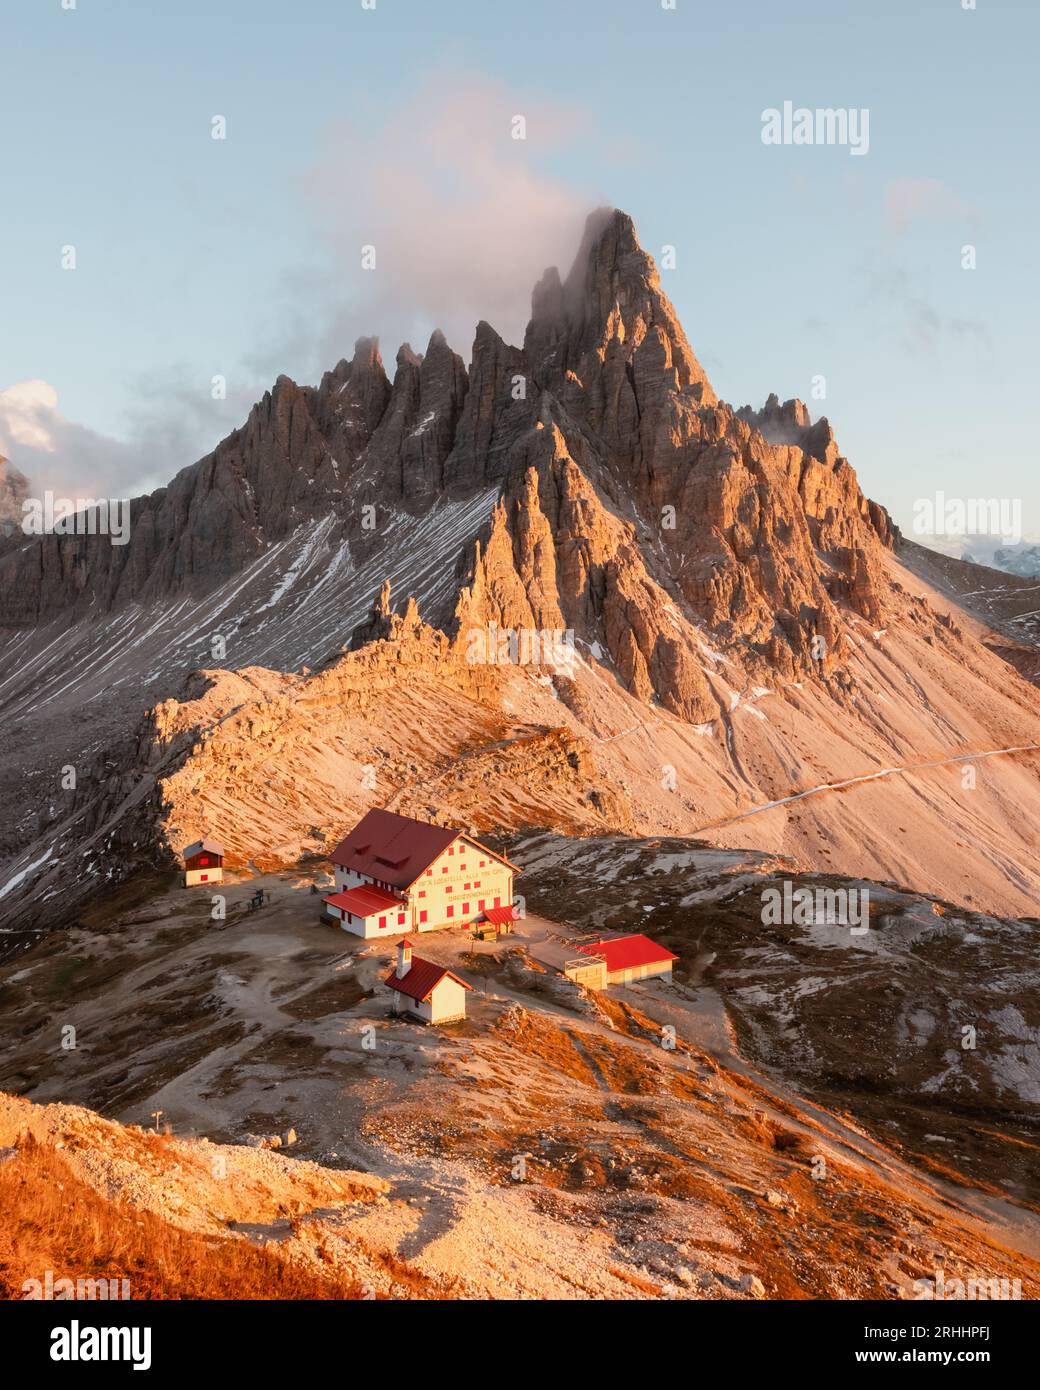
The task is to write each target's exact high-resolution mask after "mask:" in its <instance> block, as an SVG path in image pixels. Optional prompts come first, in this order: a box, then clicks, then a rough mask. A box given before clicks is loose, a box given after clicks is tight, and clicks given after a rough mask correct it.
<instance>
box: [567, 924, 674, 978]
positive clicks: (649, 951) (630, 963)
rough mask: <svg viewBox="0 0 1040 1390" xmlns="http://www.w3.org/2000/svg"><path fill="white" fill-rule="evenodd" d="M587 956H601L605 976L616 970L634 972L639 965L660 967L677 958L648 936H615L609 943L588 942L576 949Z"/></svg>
mask: <svg viewBox="0 0 1040 1390" xmlns="http://www.w3.org/2000/svg"><path fill="white" fill-rule="evenodd" d="M578 950H579V951H584V952H585V954H586V955H589V956H602V957H603V959H604V960H605V961H606V962H607V974H608V975H613V974H614V972H615V971H616V970H634V969H636V968H637V967H638V966H640V965H660V964H663V963H664V962H665V961H668V960H678V959H679V957H678V956H675V955H673V954H672V952H671V951H666V950H665V948H664V947H663V946H659V945H658V944H657V942H656V941H651V940H650V938H649V937H648V936H640V935H639V934H638V933H637V934H636V935H634V936H615V937H612V938H611V939H610V940H609V941H589V942H587V943H586V944H585V945H584V946H579V947H578Z"/></svg>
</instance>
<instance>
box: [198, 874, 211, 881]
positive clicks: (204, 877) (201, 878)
mask: <svg viewBox="0 0 1040 1390" xmlns="http://www.w3.org/2000/svg"><path fill="white" fill-rule="evenodd" d="M208 881H209V874H200V875H199V882H200V883H206V882H208Z"/></svg>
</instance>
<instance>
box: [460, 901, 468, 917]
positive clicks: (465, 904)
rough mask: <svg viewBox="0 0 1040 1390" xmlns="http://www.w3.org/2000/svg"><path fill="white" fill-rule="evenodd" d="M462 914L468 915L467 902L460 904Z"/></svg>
mask: <svg viewBox="0 0 1040 1390" xmlns="http://www.w3.org/2000/svg"><path fill="white" fill-rule="evenodd" d="M462 915H463V917H468V916H469V903H463V904H462Z"/></svg>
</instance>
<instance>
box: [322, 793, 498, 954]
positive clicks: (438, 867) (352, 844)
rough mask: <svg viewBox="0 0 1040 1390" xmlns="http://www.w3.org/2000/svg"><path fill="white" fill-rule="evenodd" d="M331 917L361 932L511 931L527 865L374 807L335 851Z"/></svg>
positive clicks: (456, 834) (470, 840)
mask: <svg viewBox="0 0 1040 1390" xmlns="http://www.w3.org/2000/svg"><path fill="white" fill-rule="evenodd" d="M330 857H331V859H332V865H333V869H334V871H335V875H336V891H335V893H331V894H329V896H328V897H327V898H325V900H324V902H325V912H324V914H323V916H324V920H326V921H329V922H332V923H334V924H335V925H336V926H338V927H342V929H343V930H344V931H349V932H353V933H355V935H357V936H364V937H377V936H394V935H396V934H397V933H399V932H424V931H436V930H437V929H438V928H442V927H464V928H470V927H472V926H473V925H474V924H476V923H478V922H492V923H494V924H495V926H496V927H497V928H498V930H500V931H508V930H509V923H510V922H512V920H513V919H514V916H515V912H514V909H513V875H514V874H515V873H518V872H519V870H518V869H517V868H516V865H515V864H511V863H510V862H509V860H508V859H506V858H505V857H504V856H503V855H501V854H496V853H495V851H494V850H490V849H488V848H487V846H486V845H482V844H481V843H480V841H479V840H476V839H474V838H473V836H472V835H466V834H464V833H463V832H462V831H461V830H452V829H450V828H445V827H444V826H440V825H430V824H429V823H428V822H426V821H421V820H413V819H412V817H411V816H399V815H397V813H396V812H394V811H383V810H374V811H369V812H368V813H367V814H366V815H364V816H363V817H362V818H361V820H360V821H358V823H357V825H356V826H355V827H354V829H353V830H352V831H351V832H350V834H349V835H348V836H346V838H345V839H343V840H341V841H340V843H339V844H338V845H337V846H336V848H335V849H334V850H333V852H332V855H331V856H330Z"/></svg>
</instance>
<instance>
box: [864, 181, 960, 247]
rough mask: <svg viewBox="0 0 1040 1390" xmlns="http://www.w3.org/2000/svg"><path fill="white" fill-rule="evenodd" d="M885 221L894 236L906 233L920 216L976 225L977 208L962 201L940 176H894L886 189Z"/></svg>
mask: <svg viewBox="0 0 1040 1390" xmlns="http://www.w3.org/2000/svg"><path fill="white" fill-rule="evenodd" d="M884 202H885V224H886V226H887V228H888V230H889V232H890V233H891V234H892V235H893V236H897V237H901V236H905V235H906V233H907V232H908V231H909V230H910V228H911V226H912V225H913V224H914V222H916V221H917V220H918V219H919V218H922V217H935V218H941V219H944V220H953V221H958V222H968V223H971V224H973V225H974V224H976V223H978V222H979V221H980V213H979V210H978V209H977V208H975V207H972V205H971V204H970V203H964V202H961V200H960V199H959V198H957V197H956V196H955V195H954V194H953V193H951V192H950V190H949V189H948V188H947V187H946V185H945V184H944V183H943V181H942V180H941V179H909V178H908V179H894V180H893V181H892V182H891V183H889V184H888V185H887V186H886V188H885V193H884Z"/></svg>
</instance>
